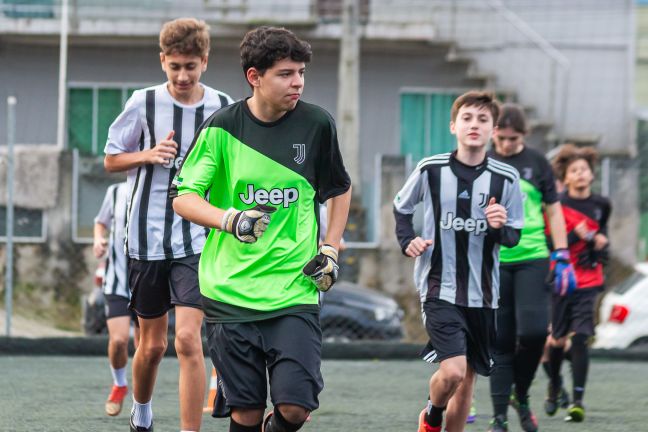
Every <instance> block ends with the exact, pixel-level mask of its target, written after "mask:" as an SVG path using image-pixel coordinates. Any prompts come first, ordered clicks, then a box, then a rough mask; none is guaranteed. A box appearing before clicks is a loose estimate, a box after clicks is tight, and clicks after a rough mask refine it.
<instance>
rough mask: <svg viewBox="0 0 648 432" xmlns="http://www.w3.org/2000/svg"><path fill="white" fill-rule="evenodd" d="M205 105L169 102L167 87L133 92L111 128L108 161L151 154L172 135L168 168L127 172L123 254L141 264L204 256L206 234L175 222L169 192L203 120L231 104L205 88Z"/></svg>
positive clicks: (177, 218)
mask: <svg viewBox="0 0 648 432" xmlns="http://www.w3.org/2000/svg"><path fill="white" fill-rule="evenodd" d="M203 87H204V89H205V94H204V96H203V99H202V100H201V101H200V102H198V103H196V104H194V105H183V104H181V103H179V102H178V101H176V100H175V99H173V97H172V96H171V94H170V93H169V91H168V89H167V86H166V83H164V84H160V85H157V86H153V87H149V88H146V89H142V90H137V91H135V92H134V93H133V95H132V96H131V97H130V99H129V100H128V102H126V106H125V108H124V111H123V112H122V113H121V114H120V115H119V117H117V119H116V120H115V121H114V122H113V124H112V125H111V126H110V130H109V131H108V141H107V143H106V148H105V150H104V151H105V153H106V154H109V155H114V154H120V153H129V152H137V151H142V150H148V149H150V148H153V147H154V146H155V144H156V143H157V142H159V141H162V140H164V139H166V137H167V136H168V135H169V132H171V131H172V130H173V131H175V135H174V136H173V140H174V141H175V142H176V143H178V153H177V156H176V157H175V158H174V159H173V160H171V161H169V163H168V164H166V165H151V164H148V165H142V166H140V167H137V168H134V169H132V170H129V171H128V181H127V182H128V187H129V191H130V201H129V209H128V223H127V238H126V245H127V254H128V256H129V257H131V258H135V259H139V260H149V261H154V260H162V259H172V258H182V257H185V256H190V255H194V254H197V253H200V252H201V251H202V248H203V245H204V243H205V237H206V236H205V234H206V233H205V228H203V227H200V226H198V225H195V224H192V223H190V222H189V221H187V220H185V219H182V218H181V217H180V216H178V215H177V214H176V213H175V212H174V211H173V207H172V200H171V199H170V198H169V193H168V192H169V187H170V185H171V182H172V181H173V178H174V177H175V174H176V171H177V170H178V168H179V167H180V164H181V163H182V160H183V158H184V156H185V153H186V152H187V150H188V149H189V146H190V145H191V142H192V141H193V138H194V135H195V133H196V132H197V131H198V129H199V127H200V125H201V124H202V123H203V120H205V119H207V118H208V117H209V116H210V115H212V114H213V113H214V112H215V111H217V110H218V109H220V108H221V107H223V106H226V105H228V104H230V103H231V102H232V99H231V98H230V97H229V96H228V95H226V94H225V93H222V92H220V91H218V90H214V89H212V88H210V87H207V86H204V85H203Z"/></svg>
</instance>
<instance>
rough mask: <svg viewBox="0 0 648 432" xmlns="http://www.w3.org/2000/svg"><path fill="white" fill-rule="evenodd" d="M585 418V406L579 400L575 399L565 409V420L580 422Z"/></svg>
mask: <svg viewBox="0 0 648 432" xmlns="http://www.w3.org/2000/svg"><path fill="white" fill-rule="evenodd" d="M583 420H585V407H584V406H583V403H582V402H581V401H575V402H574V403H573V404H571V405H570V406H569V408H568V409H567V417H565V421H566V422H575V423H580V422H582V421H583Z"/></svg>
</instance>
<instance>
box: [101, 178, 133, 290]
mask: <svg viewBox="0 0 648 432" xmlns="http://www.w3.org/2000/svg"><path fill="white" fill-rule="evenodd" d="M127 206H128V186H127V185H126V183H125V182H124V183H118V184H114V185H110V186H109V187H108V190H107V191H106V196H105V197H104V200H103V203H102V204H101V209H99V214H97V217H95V223H100V224H101V225H103V226H105V227H106V228H108V229H109V230H110V236H109V237H108V258H107V259H106V269H105V274H104V279H103V292H104V294H107V295H118V296H122V297H126V298H128V299H129V298H130V289H129V288H128V276H127V273H126V255H125V254H124V240H125V236H126V209H127Z"/></svg>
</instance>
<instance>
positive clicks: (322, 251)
mask: <svg viewBox="0 0 648 432" xmlns="http://www.w3.org/2000/svg"><path fill="white" fill-rule="evenodd" d="M337 259H338V252H337V250H335V248H334V247H333V246H331V245H327V244H323V245H322V246H321V247H320V248H319V253H318V254H317V255H315V257H313V259H312V260H310V261H308V263H306V265H305V266H304V268H303V270H302V271H303V272H304V274H305V275H306V276H309V277H310V278H311V279H312V280H313V282H315V285H316V286H317V289H318V290H320V291H328V290H329V289H330V288H331V287H332V286H333V284H334V283H335V282H336V281H337V278H338V270H339V268H340V267H339V266H338V264H337Z"/></svg>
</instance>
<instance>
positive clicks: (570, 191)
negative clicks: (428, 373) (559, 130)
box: [545, 144, 611, 422]
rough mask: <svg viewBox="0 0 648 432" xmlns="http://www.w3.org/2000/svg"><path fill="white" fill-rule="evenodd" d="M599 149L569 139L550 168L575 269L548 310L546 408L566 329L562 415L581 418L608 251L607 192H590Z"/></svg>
mask: <svg viewBox="0 0 648 432" xmlns="http://www.w3.org/2000/svg"><path fill="white" fill-rule="evenodd" d="M597 158H598V153H597V152H596V150H594V149H593V148H591V147H585V148H578V147H576V146H574V145H572V144H566V145H564V146H563V147H562V149H561V150H560V152H559V153H558V155H557V156H556V158H555V159H554V161H553V165H554V169H555V171H556V174H557V176H558V178H559V179H560V181H562V182H563V184H564V185H565V188H566V192H565V193H564V194H563V195H562V196H561V198H560V201H561V203H562V209H563V213H564V214H565V223H566V225H567V232H568V233H569V234H568V242H569V251H570V255H571V262H572V264H573V265H574V268H575V269H576V282H577V287H578V289H577V290H576V291H575V292H574V293H573V294H571V295H559V294H557V293H554V295H553V297H552V310H551V314H552V317H551V337H550V345H551V348H550V349H549V370H550V372H551V383H550V386H549V394H548V396H547V400H546V402H545V404H546V406H545V410H546V412H547V414H549V415H554V414H555V413H556V411H557V410H558V403H557V402H558V401H557V399H558V395H559V392H560V389H561V379H560V366H561V364H562V360H563V354H564V347H565V342H566V340H567V335H568V334H569V333H570V332H573V333H574V335H573V336H572V338H571V343H572V344H571V360H572V378H573V379H572V382H573V394H572V397H573V403H572V405H570V407H569V408H568V410H567V417H566V418H565V421H573V422H582V421H583V420H584V419H585V407H584V405H583V396H584V394H585V382H586V381H587V371H588V368H589V353H588V348H587V344H588V341H589V339H590V338H591V337H592V336H593V335H594V306H595V303H596V297H597V296H598V294H599V293H600V292H601V291H602V290H603V284H604V282H605V281H604V277H603V264H602V261H604V260H605V258H606V255H607V247H608V237H607V222H608V219H609V217H610V212H611V206H610V202H609V200H608V199H607V198H604V197H602V196H600V195H596V194H594V193H592V182H593V181H594V166H595V165H596V160H597Z"/></svg>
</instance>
